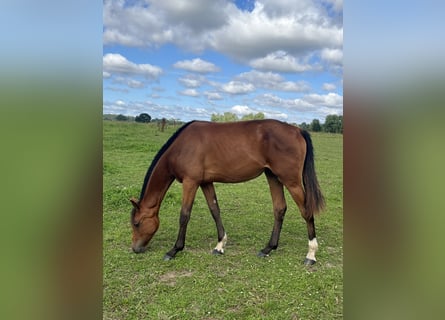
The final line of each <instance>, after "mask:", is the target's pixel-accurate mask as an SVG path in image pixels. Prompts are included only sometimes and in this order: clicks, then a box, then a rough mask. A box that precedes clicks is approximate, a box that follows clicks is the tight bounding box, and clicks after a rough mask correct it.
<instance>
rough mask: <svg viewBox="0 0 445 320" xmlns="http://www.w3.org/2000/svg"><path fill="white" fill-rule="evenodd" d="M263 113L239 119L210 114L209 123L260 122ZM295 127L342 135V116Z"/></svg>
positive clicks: (227, 114)
mask: <svg viewBox="0 0 445 320" xmlns="http://www.w3.org/2000/svg"><path fill="white" fill-rule="evenodd" d="M264 118H265V117H264V113H262V112H259V113H256V114H253V113H250V114H247V115H245V116H243V117H241V118H239V117H238V116H237V115H236V114H234V113H232V112H224V113H223V114H212V117H211V121H213V122H230V121H244V120H261V119H264ZM295 125H297V126H299V127H300V128H301V129H304V130H308V131H313V132H321V131H323V132H330V133H343V116H338V115H336V114H330V115H328V116H327V117H326V119H325V122H324V123H321V122H320V120H318V119H314V120H312V122H311V123H309V124H308V123H306V122H303V123H300V124H296V123H295Z"/></svg>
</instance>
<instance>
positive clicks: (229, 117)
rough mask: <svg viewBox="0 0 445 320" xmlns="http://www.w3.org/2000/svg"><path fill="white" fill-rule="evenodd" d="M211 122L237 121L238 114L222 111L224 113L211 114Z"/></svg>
mask: <svg viewBox="0 0 445 320" xmlns="http://www.w3.org/2000/svg"><path fill="white" fill-rule="evenodd" d="M211 120H212V121H213V122H233V121H238V120H239V119H238V116H237V115H236V114H234V113H232V112H224V114H215V113H214V114H212V117H211Z"/></svg>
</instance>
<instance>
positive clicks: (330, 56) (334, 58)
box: [321, 49, 343, 64]
mask: <svg viewBox="0 0 445 320" xmlns="http://www.w3.org/2000/svg"><path fill="white" fill-rule="evenodd" d="M321 58H322V59H323V60H326V61H328V62H332V63H334V64H342V63H343V50H341V49H323V50H322V51H321Z"/></svg>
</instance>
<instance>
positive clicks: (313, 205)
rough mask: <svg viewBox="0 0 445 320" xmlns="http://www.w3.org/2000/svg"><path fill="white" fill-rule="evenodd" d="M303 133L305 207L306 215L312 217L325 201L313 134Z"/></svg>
mask: <svg viewBox="0 0 445 320" xmlns="http://www.w3.org/2000/svg"><path fill="white" fill-rule="evenodd" d="M301 135H302V136H303V138H304V140H306V159H305V160H304V167H303V185H304V191H305V192H304V207H305V209H306V215H307V216H308V217H311V216H313V215H314V214H316V213H318V212H320V211H321V210H323V208H324V206H325V202H324V197H323V195H322V194H321V191H320V186H319V184H318V180H317V175H316V173H315V164H314V147H313V146H312V140H311V136H310V134H309V132H307V131H305V130H301Z"/></svg>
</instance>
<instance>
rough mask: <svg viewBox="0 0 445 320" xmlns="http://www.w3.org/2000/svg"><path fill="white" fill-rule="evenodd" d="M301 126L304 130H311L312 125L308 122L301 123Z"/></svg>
mask: <svg viewBox="0 0 445 320" xmlns="http://www.w3.org/2000/svg"><path fill="white" fill-rule="evenodd" d="M299 127H300V128H301V129H303V130H310V129H311V126H310V125H308V124H307V123H306V122H303V123H301V124H300V125H299Z"/></svg>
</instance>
